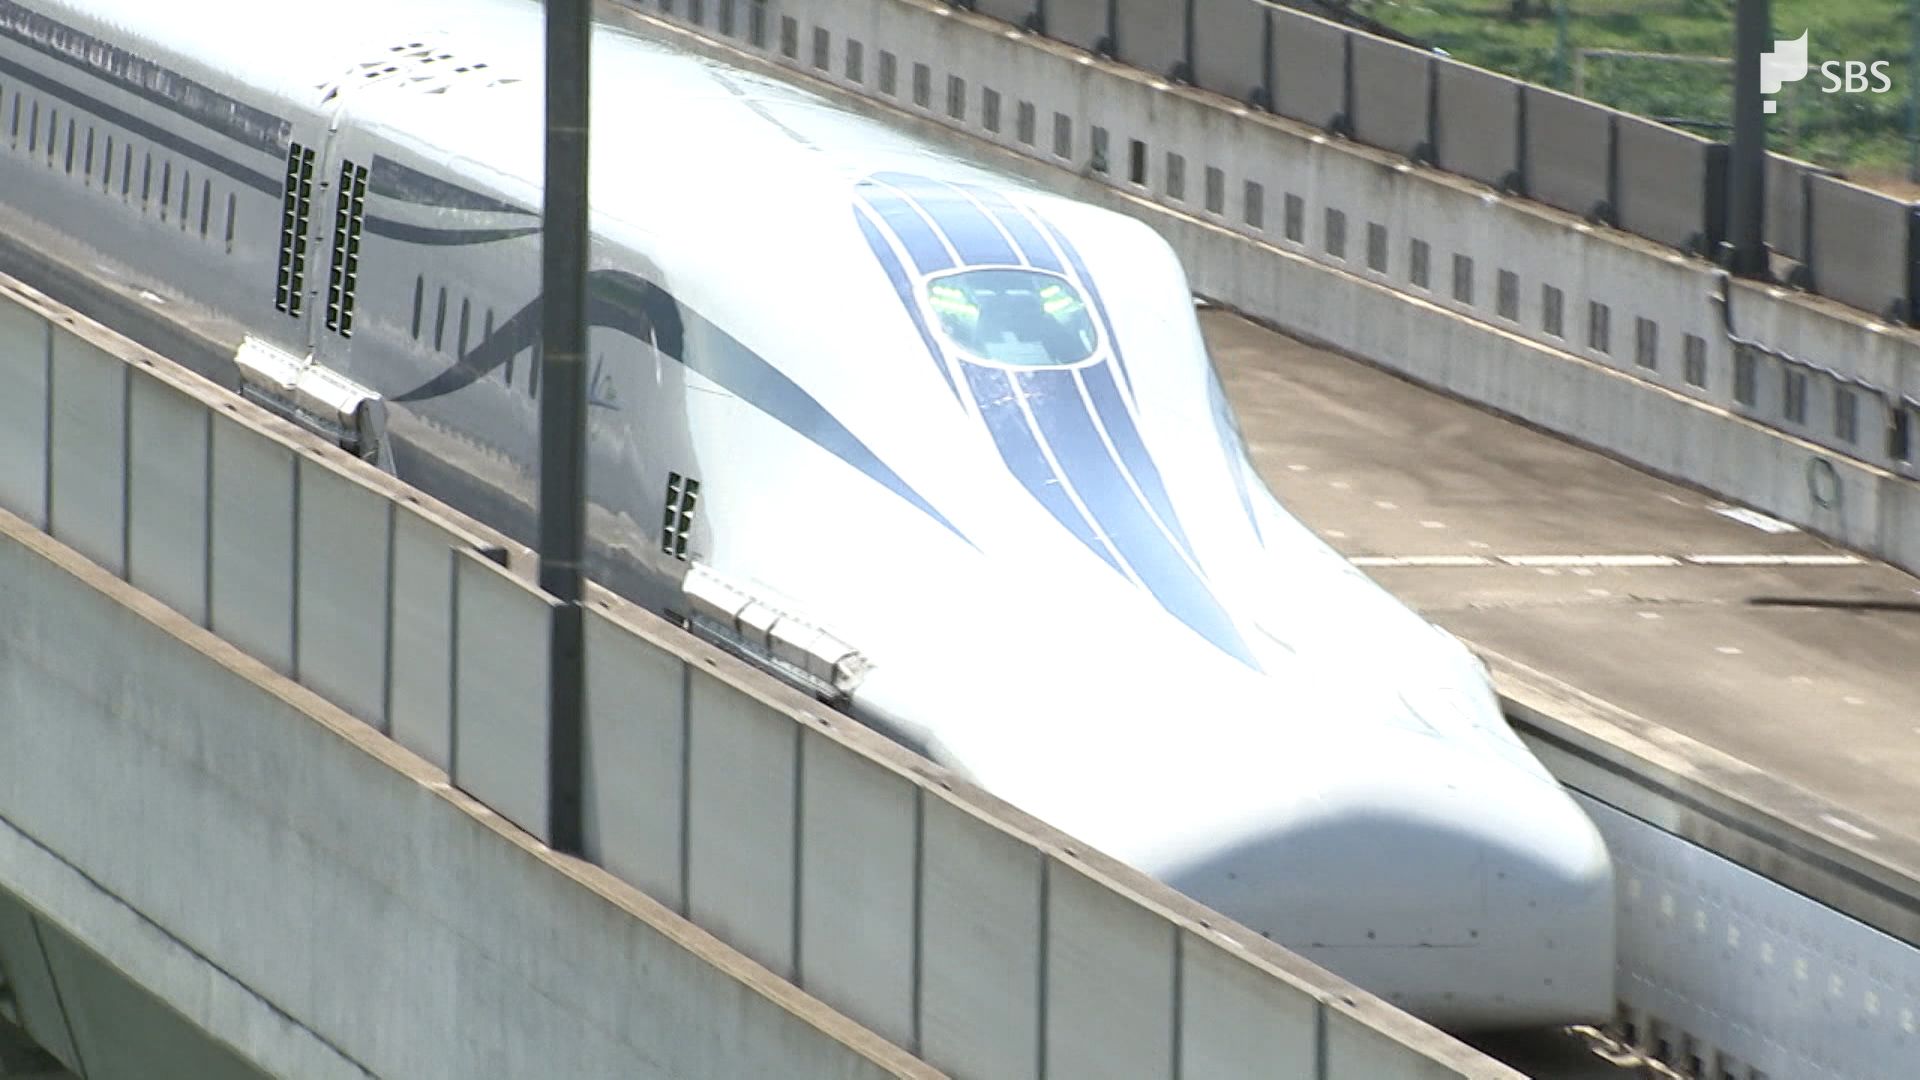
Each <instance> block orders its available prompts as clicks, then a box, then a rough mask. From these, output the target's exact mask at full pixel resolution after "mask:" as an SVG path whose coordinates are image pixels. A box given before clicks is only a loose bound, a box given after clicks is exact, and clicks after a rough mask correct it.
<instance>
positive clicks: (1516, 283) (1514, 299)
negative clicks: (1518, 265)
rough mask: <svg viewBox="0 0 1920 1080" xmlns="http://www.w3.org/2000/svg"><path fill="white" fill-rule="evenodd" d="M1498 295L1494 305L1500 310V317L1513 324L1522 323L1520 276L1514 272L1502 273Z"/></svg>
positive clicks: (1499, 279)
mask: <svg viewBox="0 0 1920 1080" xmlns="http://www.w3.org/2000/svg"><path fill="white" fill-rule="evenodd" d="M1498 282H1499V284H1498V286H1497V295H1496V296H1495V297H1494V304H1495V306H1496V307H1498V308H1499V310H1500V317H1501V318H1503V319H1508V320H1511V321H1513V322H1519V321H1520V275H1519V274H1516V273H1514V272H1513V271H1512V270H1502V271H1500V276H1499V278H1498Z"/></svg>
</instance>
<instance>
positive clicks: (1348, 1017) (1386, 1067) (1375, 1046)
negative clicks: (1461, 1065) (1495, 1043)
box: [1320, 1006, 1471, 1080]
mask: <svg viewBox="0 0 1920 1080" xmlns="http://www.w3.org/2000/svg"><path fill="white" fill-rule="evenodd" d="M1376 1008H1377V1006H1376ZM1326 1024H1327V1060H1326V1062H1325V1065H1326V1069H1325V1071H1324V1072H1323V1073H1321V1074H1320V1075H1322V1076H1325V1077H1326V1078H1327V1080H1453V1078H1455V1077H1464V1076H1468V1075H1471V1074H1468V1073H1462V1072H1460V1071H1459V1070H1457V1069H1455V1068H1453V1067H1451V1066H1449V1065H1447V1064H1446V1063H1445V1062H1442V1061H1437V1060H1435V1059H1433V1058H1432V1057H1429V1056H1427V1055H1426V1054H1424V1053H1422V1052H1421V1051H1420V1050H1419V1049H1418V1048H1416V1047H1414V1046H1410V1045H1408V1044H1407V1043H1404V1042H1401V1041H1398V1040H1395V1039H1390V1038H1382V1037H1381V1036H1380V1033H1379V1032H1378V1031H1375V1030H1374V1029H1372V1028H1371V1027H1369V1026H1368V1025H1367V1024H1366V1023H1365V1022H1363V1021H1362V1020H1361V1019H1360V1018H1359V1017H1358V1016H1355V1015H1354V1014H1352V1013H1350V1012H1347V1011H1346V1010H1344V1009H1341V1008H1338V1007H1334V1006H1329V1007H1328V1008H1327V1010H1326Z"/></svg>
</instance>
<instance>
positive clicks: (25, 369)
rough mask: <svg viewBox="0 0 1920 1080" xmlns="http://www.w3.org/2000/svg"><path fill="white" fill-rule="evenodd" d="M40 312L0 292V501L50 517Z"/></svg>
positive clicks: (35, 517)
mask: <svg viewBox="0 0 1920 1080" xmlns="http://www.w3.org/2000/svg"><path fill="white" fill-rule="evenodd" d="M49 333H51V330H50V329H49V327H48V326H47V321H46V320H45V319H43V318H41V317H40V315H39V313H38V312H34V311H30V310H28V309H27V308H24V307H21V306H20V305H18V304H16V303H14V302H13V301H11V300H7V299H4V298H0V383H3V384H4V385H5V386H6V388H7V392H6V393H4V394H0V507H5V508H6V509H7V510H9V511H11V512H13V513H14V514H17V515H19V516H20V517H22V518H24V519H26V520H27V521H30V522H32V523H33V524H34V525H36V526H44V525H46V523H47V504H46V498H47V391H48V384H49V382H50V380H51V375H50V373H49V372H48V370H47V355H48V353H47V348H48V344H47V342H48V339H47V335H48V334H49Z"/></svg>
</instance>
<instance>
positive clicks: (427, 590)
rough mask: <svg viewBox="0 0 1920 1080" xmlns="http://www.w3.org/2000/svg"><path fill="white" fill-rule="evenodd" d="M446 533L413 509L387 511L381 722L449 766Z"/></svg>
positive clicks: (449, 546) (450, 548)
mask: <svg viewBox="0 0 1920 1080" xmlns="http://www.w3.org/2000/svg"><path fill="white" fill-rule="evenodd" d="M458 546H459V541H457V540H456V539H455V538H454V537H453V536H452V534H450V533H448V532H447V531H446V530H444V529H442V528H440V527H439V526H437V525H434V524H432V523H431V522H429V521H427V520H426V519H425V518H423V517H421V516H420V515H419V514H417V513H414V512H412V511H409V510H407V509H405V508H404V507H402V508H396V510H395V512H394V516H393V621H392V624H391V625H390V626H389V628H388V633H389V636H390V637H391V645H392V653H393V685H392V687H391V689H390V691H389V693H388V701H387V725H388V731H389V733H390V734H392V736H393V739H394V741H395V742H397V743H399V744H400V745H401V746H404V747H406V748H407V749H409V750H411V751H413V752H414V753H416V754H419V755H420V756H421V757H423V758H426V759H427V760H428V761H431V762H433V763H434V764H435V765H438V766H439V767H440V768H442V769H446V770H449V771H451V770H452V767H453V682H452V678H453V674H452V672H453V649H452V645H451V642H452V640H453V637H452V633H451V627H452V620H453V567H454V554H453V553H454V549H455V548H456V547H458Z"/></svg>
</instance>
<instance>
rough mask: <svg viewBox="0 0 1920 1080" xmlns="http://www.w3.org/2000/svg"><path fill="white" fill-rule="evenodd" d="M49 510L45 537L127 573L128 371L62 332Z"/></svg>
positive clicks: (56, 347)
mask: <svg viewBox="0 0 1920 1080" xmlns="http://www.w3.org/2000/svg"><path fill="white" fill-rule="evenodd" d="M52 421H53V437H52V439H51V440H50V442H51V461H50V462H49V465H50V467H51V468H52V470H53V505H52V506H51V507H49V508H48V509H49V510H50V511H51V513H50V515H49V517H50V520H51V521H52V528H51V529H50V530H49V531H50V532H52V533H53V535H54V536H57V537H59V538H60V540H61V542H63V543H66V544H69V545H71V546H72V547H73V548H75V549H76V550H78V551H80V552H82V553H83V554H85V555H86V556H87V558H89V559H92V560H93V561H94V562H97V563H99V564H100V565H101V566H104V567H106V568H107V569H109V570H112V571H113V572H114V573H116V574H122V573H125V572H126V540H127V536H126V526H127V517H126V509H127V507H126V495H127V492H126V466H127V456H126V455H127V442H126V439H127V427H126V424H127V370H126V367H125V365H123V364H122V363H121V362H120V361H119V360H117V359H115V358H114V357H111V356H109V355H107V354H106V353H104V352H102V351H100V348H99V347H98V346H96V345H94V344H92V343H91V342H87V341H83V340H81V339H80V338H77V337H75V336H73V335H72V334H70V333H68V332H67V331H66V330H63V329H61V328H59V327H55V328H54V330H53V414H52Z"/></svg>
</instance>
